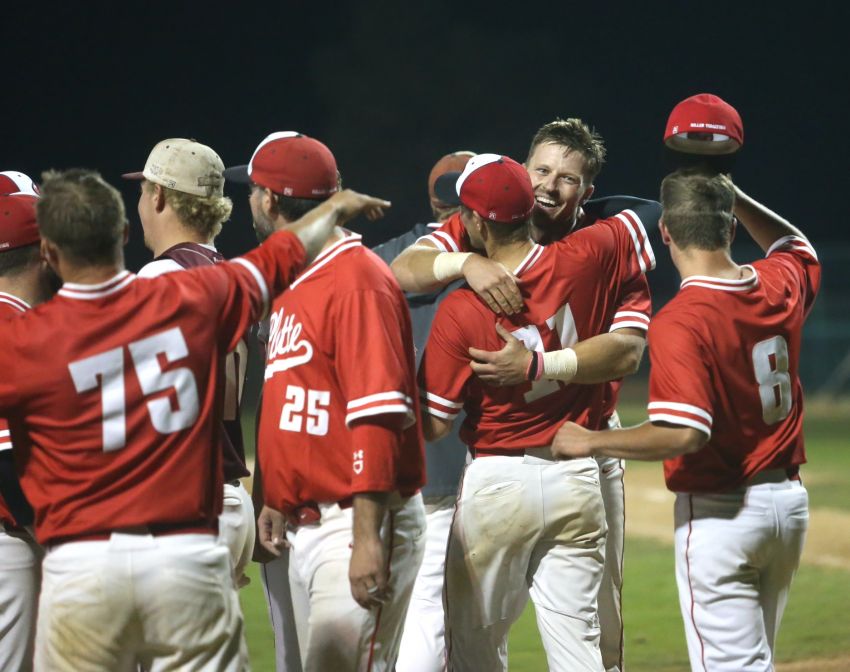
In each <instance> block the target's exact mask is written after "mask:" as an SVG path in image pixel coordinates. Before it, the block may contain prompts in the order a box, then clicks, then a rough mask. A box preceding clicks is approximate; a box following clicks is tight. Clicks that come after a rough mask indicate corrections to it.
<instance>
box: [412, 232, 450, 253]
mask: <svg viewBox="0 0 850 672" xmlns="http://www.w3.org/2000/svg"><path fill="white" fill-rule="evenodd" d="M425 241H428V242H429V243H431V244H432V245H434V246H435V247H436V248H437V249H438V250H440V252H448V251H449V250H448V249H447V248H446V246H445V245H443V243H442V242H440V240H439V239H438V238H437V236H436V234H434V233H429V234H428V235H427V236H422V237H421V238H417V239H416V242H415V243H414V245H418V244H419V243H424V242H425Z"/></svg>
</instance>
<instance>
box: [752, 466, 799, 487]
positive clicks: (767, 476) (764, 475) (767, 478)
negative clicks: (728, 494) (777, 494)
mask: <svg viewBox="0 0 850 672" xmlns="http://www.w3.org/2000/svg"><path fill="white" fill-rule="evenodd" d="M799 480H800V467H798V466H793V467H788V468H787V469H765V470H764V471H759V472H757V473H755V474H753V476H752V477H751V478H750V479H749V480H748V481H747V485H762V484H764V483H784V482H785V481H799Z"/></svg>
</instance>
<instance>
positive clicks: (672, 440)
mask: <svg viewBox="0 0 850 672" xmlns="http://www.w3.org/2000/svg"><path fill="white" fill-rule="evenodd" d="M707 438H708V437H706V436H705V435H704V434H702V433H701V432H698V431H697V430H695V429H690V428H688V427H664V426H659V425H653V424H652V423H651V422H649V421H648V420H647V421H646V422H644V423H643V424H642V425H636V426H634V427H629V428H628V429H610V430H605V431H601V432H588V433H587V441H588V447H589V451H590V453H591V454H592V455H594V456H603V455H605V456H608V457H619V458H623V459H629V460H646V461H656V460H667V459H670V458H673V457H678V456H679V455H684V454H685V453H691V452H695V451H696V450H699V448H700V447H702V445H703V443H705V441H706V440H707Z"/></svg>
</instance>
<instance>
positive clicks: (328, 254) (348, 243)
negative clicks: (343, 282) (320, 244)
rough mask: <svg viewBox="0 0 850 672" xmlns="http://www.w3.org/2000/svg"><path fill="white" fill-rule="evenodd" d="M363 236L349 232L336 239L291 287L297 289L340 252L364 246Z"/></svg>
mask: <svg viewBox="0 0 850 672" xmlns="http://www.w3.org/2000/svg"><path fill="white" fill-rule="evenodd" d="M362 238H363V236H361V235H360V234H358V233H347V234H346V236H345V237H344V238H341V239H340V240H338V241H336V242H335V243H334V244H333V245H331V246H330V247H329V248H328V249H326V250H323V251H322V253H321V254H320V255H319V256H318V257H316V258H315V260H314V261H313V263H312V264H310V266H309V267H308V268H307V270H305V271H304V272H303V273H302V274H301V275H299V276H298V277H297V278H296V279H295V282H293V283H292V284H291V285H289V288H290V289H295V288H296V287H297V286H298V285H299V284H300V283H301V282H302V281H303V280H306V279H307V278H309V277H310V276H311V275H313V273H315V272H316V271H318V270H319V269H320V268H321V267H322V266H324V265H325V264H327V263H328V262H329V261H330V260H331V259H333V258H334V257H335V256H337V255H338V254H342V253H343V252H345V251H346V250H350V249H352V248H355V247H362V246H363V243H361V242H360V241H361V240H362Z"/></svg>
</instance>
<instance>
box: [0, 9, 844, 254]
mask: <svg viewBox="0 0 850 672" xmlns="http://www.w3.org/2000/svg"><path fill="white" fill-rule="evenodd" d="M795 4H796V5H797V7H798V8H799V9H798V10H797V11H790V10H782V9H778V5H777V4H776V3H746V2H734V3H724V2H712V3H697V2H668V3H641V2H634V3H628V4H626V3H591V2H583V3H570V2H558V3H554V2H553V3H548V4H542V3H540V4H538V5H535V4H534V3H505V4H499V3H497V2H491V3H461V2H442V1H432V2H427V3H419V2H407V3H403V2H390V1H389V0H371V1H364V2H361V3H357V4H355V3H350V4H348V3H339V6H338V7H334V6H333V3H285V2H281V3H274V4H269V5H255V6H249V5H248V3H240V5H238V6H236V4H235V3H228V4H227V5H223V4H222V5H221V7H222V8H220V9H219V8H217V5H215V4H212V3H211V4H202V3H185V4H180V3H171V4H170V5H160V4H159V3H117V2H113V3H65V4H64V5H57V6H55V7H48V6H47V5H45V4H43V3H32V5H31V6H30V7H22V8H18V9H11V8H9V7H4V18H3V22H2V25H0V50H2V56H3V64H4V65H3V72H4V75H5V82H6V86H5V87H4V90H5V96H4V98H5V100H4V105H3V117H4V120H3V123H2V125H0V169H3V170H7V169H18V170H22V171H24V172H27V173H29V174H31V175H33V176H37V175H38V174H39V173H40V172H41V171H42V170H44V169H46V168H50V167H70V166H75V165H81V166H86V167H93V168H98V169H99V170H100V171H101V172H102V173H103V174H104V176H105V177H106V179H107V180H109V181H111V182H113V183H116V182H117V181H118V179H119V178H118V176H119V175H120V173H121V172H125V171H127V170H131V169H137V170H138V169H141V166H142V165H143V163H144V160H145V158H146V156H147V154H148V152H149V151H150V148H151V147H152V146H153V145H154V144H155V143H156V142H157V141H159V140H160V139H163V138H166V137H174V136H185V137H194V138H196V139H198V140H200V141H202V142H205V143H207V144H209V145H211V146H212V147H214V148H215V149H216V150H217V151H218V152H219V154H221V156H222V157H223V158H224V161H225V163H226V164H228V165H231V164H234V163H244V162H246V161H247V159H248V158H249V157H250V155H251V152H252V151H253V149H254V147H255V146H256V144H257V143H258V142H259V140H261V139H262V138H263V137H264V136H265V135H266V134H267V133H269V132H271V131H275V130H299V131H302V132H304V133H307V134H309V135H312V136H314V137H317V138H319V139H321V140H322V141H324V142H325V143H326V144H327V145H328V146H329V147H330V148H331V149H332V150H333V151H334V153H335V155H336V157H337V161H338V163H339V166H340V170H341V171H342V174H343V178H344V180H345V182H346V184H347V185H349V186H352V187H353V188H356V189H358V190H360V191H366V192H369V193H374V194H376V195H380V196H384V197H386V198H389V199H391V200H392V201H393V202H394V204H395V207H394V209H393V211H392V212H391V214H390V215H389V217H388V218H387V219H386V220H384V222H383V223H381V224H379V225H378V226H377V227H375V226H374V225H367V224H365V223H356V224H355V225H354V227H353V228H358V229H361V230H363V231H364V233H367V231H366V230H367V227H368V226H371V227H372V228H370V229H369V230H368V233H367V240H368V241H369V242H373V243H374V242H378V241H379V240H381V239H383V238H386V237H389V236H390V235H391V234H393V233H396V232H400V231H402V230H404V229H405V228H407V227H408V226H409V225H410V224H412V223H414V222H415V221H418V220H422V219H424V218H426V217H427V214H428V210H427V200H426V194H425V179H426V176H427V173H428V170H429V169H430V166H431V165H432V163H433V162H434V161H435V160H436V159H437V158H438V157H439V156H440V155H442V154H443V153H446V152H448V151H452V150H456V149H472V150H474V151H479V152H481V151H494V152H501V153H506V154H509V155H511V156H513V157H515V158H517V159H520V160H522V159H523V158H524V157H525V152H526V150H527V145H528V141H529V140H530V138H531V136H532V134H533V133H534V131H535V130H536V129H537V127H538V126H540V125H541V124H543V123H545V122H546V121H549V120H551V119H553V118H554V117H556V116H581V117H582V118H584V119H586V120H587V121H589V122H591V123H592V124H593V125H594V126H595V127H596V128H597V130H599V131H600V132H601V133H602V135H603V136H604V137H605V139H606V142H607V146H608V151H609V163H608V165H607V166H606V167H605V169H604V170H603V173H602V175H601V176H600V178H599V179H598V180H597V194H614V193H631V194H634V195H639V196H645V197H655V195H656V194H657V185H658V183H659V181H660V178H661V177H662V168H663V164H662V161H661V150H660V146H661V135H662V132H663V128H664V124H665V121H666V117H667V114H668V113H669V111H670V109H671V108H672V106H673V105H674V104H675V103H676V102H678V101H679V100H681V99H682V98H684V97H686V96H688V95H692V94H694V93H700V92H703V91H708V92H712V93H716V94H718V95H720V96H722V97H724V98H725V99H727V100H728V101H730V102H731V103H732V104H733V105H735V106H736V107H737V108H738V110H739V111H740V112H741V114H742V116H743V119H744V125H745V129H746V144H745V149H744V153H743V154H742V156H741V159H740V162H739V166H738V168H737V170H736V172H735V178H736V181H738V183H739V184H741V186H742V187H743V188H744V189H745V190H747V191H749V192H751V193H752V194H753V195H754V196H756V197H757V198H760V199H761V200H763V201H764V202H766V203H767V204H768V205H770V206H771V207H773V208H774V209H776V210H778V211H779V212H781V213H782V214H784V215H786V216H787V217H788V218H789V219H792V221H794V222H796V223H799V224H800V225H801V226H802V227H803V228H804V229H806V230H807V231H808V232H809V233H810V234H811V237H812V238H813V240H814V241H815V242H816V244H818V243H819V244H821V245H822V244H823V242H825V241H827V240H829V241H848V240H850V235H848V232H847V224H846V222H847V217H846V216H844V215H843V212H839V201H840V200H841V201H843V196H844V195H845V193H846V190H847V187H848V186H850V185H848V180H847V177H848V171H847V168H846V165H847V160H846V158H845V157H846V155H847V150H848V143H847V141H846V136H847V134H846V132H845V126H846V118H847V116H848V113H850V105H848V94H847V89H848V76H847V75H848V72H847V63H848V58H847V56H846V51H845V48H846V44H847V41H848V40H847V37H846V34H845V29H846V26H847V25H848V18H850V14H848V10H847V9H846V7H847V5H846V3H837V2H836V3H807V4H805V5H803V4H800V3H795ZM319 5H321V9H314V8H313V7H315V6H319ZM225 7H226V9H225ZM648 7H649V8H650V9H647V8H648ZM131 9H132V12H131V11H130V10H131ZM122 189H123V191H124V193H125V194H126V196H127V206H128V213H129V216H130V221H131V224H132V225H133V228H134V231H133V239H132V240H131V246H130V253H129V266H130V267H131V268H133V269H135V268H137V267H138V265H139V264H141V263H142V262H144V261H145V260H147V253H146V251H145V250H144V249H143V247H142V245H141V235H140V234H141V232H140V231H139V224H138V216H137V215H136V212H135V207H136V196H135V186H134V185H133V186H130V185H122ZM246 195H247V194H246V193H245V190H244V188H237V189H234V190H232V193H231V196H232V197H233V198H234V201H235V202H236V203H237V205H238V206H239V207H238V209H237V210H236V212H235V217H234V220H233V221H232V222H230V223H229V224H228V225H227V226H226V227H225V232H224V233H223V234H222V237H221V238H220V239H219V246H220V247H221V248H222V250H223V251H224V252H225V254H228V255H230V254H235V253H237V252H241V251H243V250H244V249H245V248H246V247H247V246H248V245H250V244H251V241H252V237H251V234H250V224H249V221H248V219H247V209H246V208H245V199H246ZM842 205H843V203H842ZM659 247H660V244H659Z"/></svg>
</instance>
